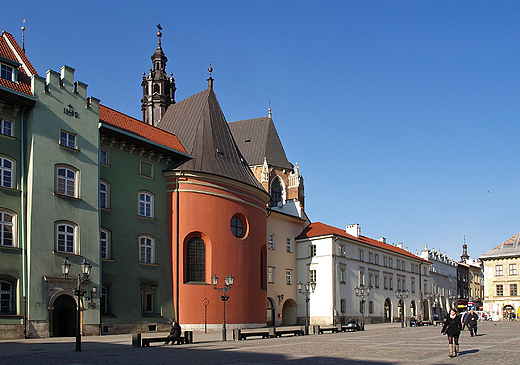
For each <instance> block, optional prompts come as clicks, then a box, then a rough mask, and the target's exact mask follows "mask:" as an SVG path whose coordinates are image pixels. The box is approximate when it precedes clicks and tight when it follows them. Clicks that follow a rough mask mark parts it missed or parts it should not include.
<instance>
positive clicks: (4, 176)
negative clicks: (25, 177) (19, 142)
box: [0, 155, 16, 189]
mask: <svg viewBox="0 0 520 365" xmlns="http://www.w3.org/2000/svg"><path fill="white" fill-rule="evenodd" d="M6 162H8V163H10V164H11V167H6V166H4V164H5V163H6ZM15 167H16V162H15V160H14V159H12V158H10V157H7V156H5V155H0V187H2V188H8V189H14V186H15ZM6 181H9V183H8V184H7V183H5V182H6Z"/></svg>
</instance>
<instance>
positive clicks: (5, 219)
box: [0, 211, 14, 247]
mask: <svg viewBox="0 0 520 365" xmlns="http://www.w3.org/2000/svg"><path fill="white" fill-rule="evenodd" d="M13 226H14V216H13V215H11V214H9V213H7V212H2V211H0V246H11V247H12V246H14V237H13Z"/></svg>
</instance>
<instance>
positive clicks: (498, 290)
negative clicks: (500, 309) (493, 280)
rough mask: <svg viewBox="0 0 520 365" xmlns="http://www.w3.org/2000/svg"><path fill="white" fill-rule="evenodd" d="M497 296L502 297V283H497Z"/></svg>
mask: <svg viewBox="0 0 520 365" xmlns="http://www.w3.org/2000/svg"><path fill="white" fill-rule="evenodd" d="M497 296H498V297H502V296H504V285H501V284H499V285H497Z"/></svg>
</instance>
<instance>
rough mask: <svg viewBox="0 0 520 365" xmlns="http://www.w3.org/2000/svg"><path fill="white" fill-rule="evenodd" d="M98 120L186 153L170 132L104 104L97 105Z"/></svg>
mask: <svg viewBox="0 0 520 365" xmlns="http://www.w3.org/2000/svg"><path fill="white" fill-rule="evenodd" d="M99 120H100V121H101V122H102V123H106V124H108V125H110V126H113V127H116V128H118V129H120V130H122V131H125V132H129V133H131V134H134V135H136V136H138V137H141V138H144V139H147V140H149V141H151V142H154V143H157V144H159V145H162V146H165V147H167V148H169V149H172V150H175V151H178V152H182V153H184V154H185V153H186V150H185V149H184V147H183V146H182V144H181V143H180V141H179V139H178V138H177V137H176V136H175V135H174V134H171V133H168V132H166V131H164V130H162V129H159V128H156V127H154V126H151V125H149V124H146V123H143V122H141V121H140V120H138V119H135V118H132V117H130V116H128V115H126V114H123V113H121V112H118V111H115V110H114V109H111V108H109V107H106V106H104V105H100V106H99Z"/></svg>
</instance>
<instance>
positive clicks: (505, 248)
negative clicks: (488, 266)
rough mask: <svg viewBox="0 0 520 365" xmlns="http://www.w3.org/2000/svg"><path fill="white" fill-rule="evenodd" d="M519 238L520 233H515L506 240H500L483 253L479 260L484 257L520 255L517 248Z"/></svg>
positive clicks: (494, 257)
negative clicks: (496, 244)
mask: <svg viewBox="0 0 520 365" xmlns="http://www.w3.org/2000/svg"><path fill="white" fill-rule="evenodd" d="M519 240H520V233H517V234H515V235H514V236H513V237H511V238H510V239H508V240H507V241H504V242H502V243H501V244H499V245H498V246H497V247H495V248H493V249H491V250H489V251H488V252H486V253H484V254H483V255H481V256H480V257H479V258H480V259H481V260H486V259H496V258H505V257H517V256H520V249H519V248H518V241H519Z"/></svg>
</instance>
